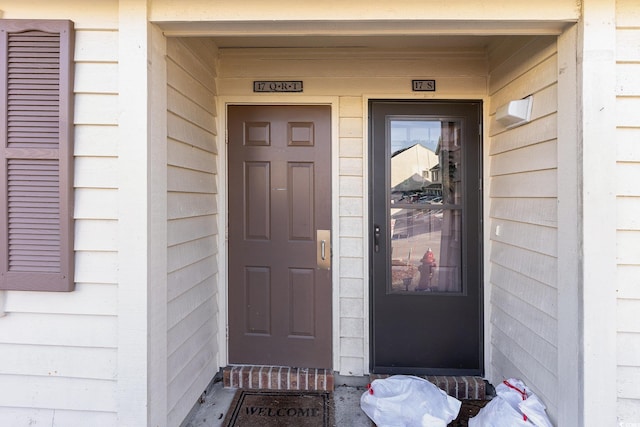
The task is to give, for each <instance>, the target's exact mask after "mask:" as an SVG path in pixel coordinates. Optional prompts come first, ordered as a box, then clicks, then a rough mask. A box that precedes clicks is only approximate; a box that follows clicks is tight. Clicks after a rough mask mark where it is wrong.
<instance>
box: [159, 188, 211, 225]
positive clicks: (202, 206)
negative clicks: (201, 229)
mask: <svg viewBox="0 0 640 427" xmlns="http://www.w3.org/2000/svg"><path fill="white" fill-rule="evenodd" d="M217 213H218V206H217V198H216V196H215V195H213V194H189V193H169V194H168V195H167V218H168V219H169V220H172V219H177V218H185V217H191V216H203V215H214V214H217Z"/></svg>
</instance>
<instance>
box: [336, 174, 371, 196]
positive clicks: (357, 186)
mask: <svg viewBox="0 0 640 427" xmlns="http://www.w3.org/2000/svg"><path fill="white" fill-rule="evenodd" d="M363 181H364V180H363V179H362V177H359V176H341V177H340V178H338V191H339V194H340V195H341V196H346V197H359V196H362V195H363V194H364V192H365V187H364V182H363Z"/></svg>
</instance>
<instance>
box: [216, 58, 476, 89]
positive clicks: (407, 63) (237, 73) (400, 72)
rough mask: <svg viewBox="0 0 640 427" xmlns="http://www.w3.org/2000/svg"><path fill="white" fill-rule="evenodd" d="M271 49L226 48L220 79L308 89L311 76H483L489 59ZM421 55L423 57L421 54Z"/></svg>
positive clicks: (221, 63)
mask: <svg viewBox="0 0 640 427" xmlns="http://www.w3.org/2000/svg"><path fill="white" fill-rule="evenodd" d="M272 52H274V51H273V50H266V51H265V53H264V54H261V53H260V52H259V51H253V52H247V53H244V54H243V53H240V54H233V53H231V54H229V53H226V52H224V51H223V52H222V55H221V60H220V73H219V77H220V78H221V79H225V78H228V77H233V78H252V79H264V80H269V79H272V78H274V79H277V80H287V79H297V80H300V79H305V92H306V80H307V78H309V77H311V78H318V77H326V78H331V77H335V76H340V77H344V78H349V77H359V78H364V79H366V78H371V77H374V78H375V77H381V78H384V77H404V78H405V79H406V76H411V75H414V76H439V75H448V76H453V77H467V76H484V75H486V73H487V64H486V60H485V58H484V55H481V54H477V55H462V54H461V55H456V56H442V55H438V54H434V53H430V54H429V53H422V52H415V55H416V56H414V57H411V58H407V56H406V54H401V55H402V56H399V55H394V53H393V52H381V53H380V55H383V54H386V55H385V56H384V57H385V58H387V60H386V61H381V60H380V58H381V56H380V55H367V56H363V55H361V54H360V55H359V54H358V52H357V51H352V52H351V53H350V54H349V53H345V52H338V51H333V52H331V51H330V50H329V51H327V50H325V51H323V52H322V53H320V52H318V51H314V50H313V49H309V50H307V52H306V55H305V54H302V55H301V54H300V52H294V53H292V54H277V53H275V54H274V53H272ZM332 53H333V54H332ZM421 54H422V55H424V56H422V57H420V56H419V55H421ZM427 55H428V56H427ZM409 83H410V82H409ZM438 83H439V81H438ZM438 90H439V89H438Z"/></svg>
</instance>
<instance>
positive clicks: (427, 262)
mask: <svg viewBox="0 0 640 427" xmlns="http://www.w3.org/2000/svg"><path fill="white" fill-rule="evenodd" d="M420 262H421V263H422V265H420V267H418V271H419V272H420V283H418V286H417V287H416V290H417V291H427V290H429V288H430V287H431V278H432V277H433V269H434V268H435V267H436V257H435V256H434V255H433V251H432V250H431V248H429V249H427V252H425V253H424V255H423V256H422V259H421V260H420Z"/></svg>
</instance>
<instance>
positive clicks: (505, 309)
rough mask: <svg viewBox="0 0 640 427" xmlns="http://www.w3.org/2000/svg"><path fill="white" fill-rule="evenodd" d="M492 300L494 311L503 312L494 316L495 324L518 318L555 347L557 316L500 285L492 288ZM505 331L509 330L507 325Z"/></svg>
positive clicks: (531, 330) (556, 340) (531, 331)
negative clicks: (554, 316)
mask: <svg viewBox="0 0 640 427" xmlns="http://www.w3.org/2000/svg"><path fill="white" fill-rule="evenodd" d="M491 302H492V303H493V310H492V312H495V311H496V310H497V309H499V310H501V311H502V314H503V316H501V318H500V319H496V318H492V322H493V323H494V324H496V323H504V322H511V321H513V320H514V319H517V320H518V321H519V322H520V323H521V324H522V325H523V326H524V327H526V328H527V329H529V330H530V333H532V334H535V335H537V336H538V337H540V338H542V339H544V340H545V341H546V342H548V343H549V344H551V345H552V346H553V347H555V346H556V345H557V342H558V333H557V330H556V328H557V322H556V319H555V318H553V317H551V316H549V315H548V314H546V313H544V312H542V311H540V310H538V309H537V308H536V307H534V306H532V305H531V304H529V303H528V302H526V301H523V300H522V299H520V296H516V295H513V294H511V293H510V292H507V291H505V290H503V289H502V288H500V287H498V286H493V288H492V289H491ZM498 315H500V313H498V312H495V314H493V313H492V316H496V317H497V316H498ZM505 316H506V317H505ZM504 331H507V329H506V326H505V327H504ZM548 369H551V370H553V369H554V367H553V366H549V367H548Z"/></svg>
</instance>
